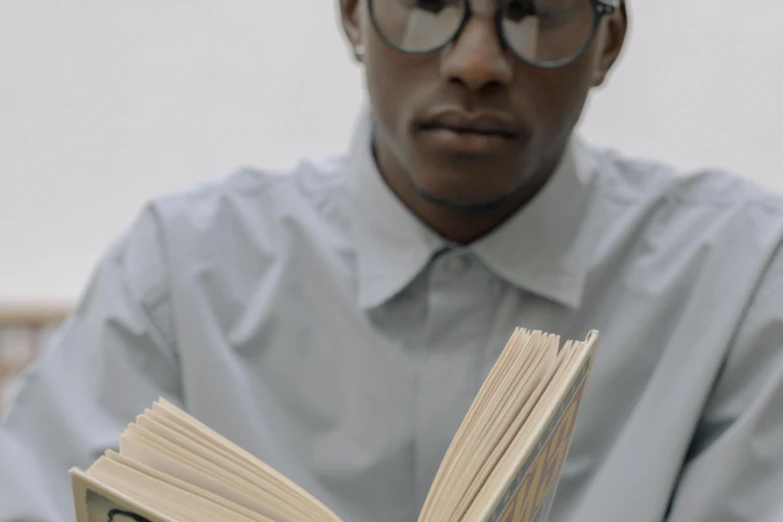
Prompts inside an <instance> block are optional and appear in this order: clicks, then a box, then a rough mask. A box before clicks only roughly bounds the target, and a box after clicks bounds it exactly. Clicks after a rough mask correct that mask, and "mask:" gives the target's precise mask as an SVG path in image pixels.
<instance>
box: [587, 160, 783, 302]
mask: <svg viewBox="0 0 783 522" xmlns="http://www.w3.org/2000/svg"><path fill="white" fill-rule="evenodd" d="M591 153H592V158H593V161H594V165H595V178H594V180H595V181H594V184H595V189H594V197H593V202H592V207H591V210H590V212H592V213H593V215H595V216H597V218H596V219H592V220H590V222H591V223H596V224H597V227H596V228H597V230H598V232H596V237H597V238H598V239H597V240H596V241H597V243H598V247H597V250H596V261H595V262H596V263H598V264H599V265H600V266H603V265H604V264H605V263H610V264H611V265H612V266H613V267H614V268H615V269H616V270H618V272H614V273H617V274H618V277H619V278H620V279H621V280H622V281H623V283H624V285H625V287H626V288H631V289H633V290H635V291H640V292H642V293H644V294H645V295H648V294H649V295H657V294H658V293H660V292H663V291H665V289H666V288H670V285H673V286H671V291H672V292H680V293H684V292H687V291H689V290H687V289H691V290H694V291H695V289H697V288H699V284H700V283H699V281H701V280H702V279H704V278H708V279H710V280H712V281H724V282H725V283H723V285H724V286H725V287H726V288H729V287H730V286H731V288H732V289H733V290H731V293H730V294H726V295H731V296H732V298H733V299H736V300H744V299H745V297H743V296H747V298H748V299H750V300H751V301H753V300H756V299H757V298H758V297H759V296H760V295H762V294H764V293H766V292H768V290H767V288H766V287H767V286H768V285H767V283H763V287H761V286H760V285H762V283H761V282H762V281H769V280H770V277H772V278H773V279H774V277H773V276H774V274H772V273H771V272H770V270H774V269H773V267H774V262H775V259H776V258H777V257H780V255H781V254H780V252H781V245H783V197H782V196H781V195H780V194H777V193H776V192H775V191H774V190H771V189H768V188H765V187H763V186H761V185H759V184H758V183H756V182H754V181H752V180H750V179H748V178H746V177H742V176H740V175H738V174H735V173H732V172H728V171H725V170H720V169H703V170H699V171H693V172H682V171H678V170H677V169H676V168H674V167H672V166H670V165H668V164H666V163H663V162H656V161H652V160H646V159H639V158H633V157H629V156H624V155H622V154H620V153H617V152H615V151H611V150H604V149H598V148H593V149H591ZM726 281H732V283H728V282H726ZM673 282H679V283H678V284H673ZM732 285H733V286H732ZM740 286H741V287H742V291H739V290H738V289H737V288H739V287H740ZM675 289H676V290H675ZM726 291H727V292H728V290H726Z"/></svg>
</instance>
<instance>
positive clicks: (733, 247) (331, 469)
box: [0, 114, 783, 522]
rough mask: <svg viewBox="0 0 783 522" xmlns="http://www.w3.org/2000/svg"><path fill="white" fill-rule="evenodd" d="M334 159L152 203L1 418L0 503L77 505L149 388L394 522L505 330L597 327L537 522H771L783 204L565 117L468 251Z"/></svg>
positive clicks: (779, 461)
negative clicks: (506, 209) (686, 170)
mask: <svg viewBox="0 0 783 522" xmlns="http://www.w3.org/2000/svg"><path fill="white" fill-rule="evenodd" d="M371 129H372V124H371V116H370V115H369V114H363V115H362V117H361V119H360V122H359V124H358V125H357V130H356V133H355V136H354V138H353V139H352V143H351V146H350V150H349V151H347V152H346V153H345V154H344V155H341V156H337V157H333V158H327V159H320V160H318V161H310V160H307V161H305V160H303V161H301V162H300V163H298V164H296V165H295V166H292V167H291V168H290V169H288V170H285V171H280V172H271V171H266V170H262V169H244V170H241V171H238V172H236V173H233V174H231V175H229V176H226V177H224V178H221V179H219V180H216V181H214V182H213V183H210V184H207V185H203V186H199V187H195V188H193V189H191V190H187V191H182V192H180V193H176V194H170V195H165V196H161V197H159V198H156V199H155V200H153V201H151V202H150V203H149V205H147V206H146V207H145V208H144V209H143V210H142V211H141V212H140V214H139V216H138V218H137V219H136V220H135V221H134V222H133V223H132V224H131V225H130V226H129V227H128V229H127V230H126V231H125V233H124V234H122V236H121V237H119V238H118V239H117V241H116V242H115V243H114V244H113V245H111V247H110V248H109V249H108V251H107V252H106V254H105V255H104V256H103V257H102V259H101V260H100V262H99V263H98V264H97V266H96V268H95V271H94V273H93V274H92V276H91V280H90V282H89V285H88V286H87V288H86V289H85V291H84V293H83V295H82V296H81V298H80V301H79V304H78V307H77V308H76V310H75V311H74V312H73V314H72V315H71V316H70V317H69V318H68V319H67V320H66V321H65V323H64V324H63V325H62V327H61V329H60V330H59V332H58V333H57V335H56V336H55V338H54V339H53V341H52V342H51V344H49V346H48V347H47V349H46V350H45V353H43V355H42V356H41V358H40V360H39V361H38V362H37V363H36V364H35V365H34V366H33V367H31V368H30V370H29V372H27V373H26V375H25V376H24V377H23V379H22V381H21V384H20V386H19V388H18V389H17V391H16V392H15V395H14V399H13V400H12V401H11V404H10V405H9V406H8V407H7V408H6V409H5V411H4V416H3V418H2V421H0V522H12V521H14V522H16V521H25V522H64V521H71V520H73V517H74V515H73V505H72V496H71V490H70V483H69V476H68V469H69V468H70V467H71V466H81V467H87V466H89V465H90V464H91V463H92V462H93V461H94V460H95V459H96V458H98V457H99V456H100V455H101V454H102V453H103V452H104V450H106V449H107V448H116V445H117V443H118V437H119V434H120V433H121V431H122V430H123V429H124V428H125V427H126V426H127V424H128V423H129V422H132V421H133V420H134V419H135V416H136V415H137V414H139V413H141V412H142V411H143V410H144V409H145V408H147V407H149V406H150V404H151V403H152V402H153V401H155V400H156V399H157V398H158V397H159V396H164V397H166V398H168V399H170V400H172V401H174V402H175V403H177V404H179V405H181V406H182V407H184V408H185V409H186V410H187V411H189V412H190V413H192V414H193V415H195V416H196V417H198V418H199V419H201V420H202V421H203V422H205V423H206V424H208V425H209V426H211V427H212V428H214V429H216V430H217V431H219V432H221V433H222V434H224V435H225V436H227V437H228V438H230V439H231V440H233V441H234V442H236V443H238V444H239V445H241V446H243V447H244V448H246V449H248V450H249V451H250V452H252V453H254V454H255V455H257V456H258V457H260V458H262V459H263V460H265V461H266V462H268V463H269V464H270V465H272V466H273V467H275V468H277V469H278V470H279V471H281V472H282V473H284V474H285V475H287V476H288V477H289V478H291V479H292V480H294V481H295V482H297V483H298V484H300V485H301V486H302V487H304V488H305V489H306V490H308V491H309V492H311V493H312V494H313V495H315V496H316V497H318V498H319V499H320V500H322V501H323V502H324V503H325V504H326V505H328V506H329V507H330V508H331V509H333V510H334V511H335V513H337V514H338V515H339V516H340V517H342V518H343V519H344V520H345V521H346V522H411V521H414V520H415V519H416V517H417V513H418V511H419V509H420V508H421V506H422V503H423V502H424V499H425V496H426V494H427V491H428V488H429V486H430V484H431V481H432V480H433V478H434V476H435V473H436V470H437V468H438V465H439V464H440V461H441V459H442V457H443V455H444V453H445V451H446V448H447V447H448V445H449V443H450V441H451V438H452V436H453V435H454V433H455V431H456V429H457V427H458V426H459V424H460V422H461V420H462V418H463V416H464V415H465V413H466V411H467V409H468V407H469V406H470V403H471V402H472V400H473V398H474V396H475V394H476V393H477V391H478V389H479V387H480V386H481V383H482V381H483V380H484V378H485V377H486V375H487V373H488V372H489V370H490V368H491V367H492V365H493V363H494V362H495V360H496V358H497V356H498V354H499V352H500V351H501V349H502V348H503V346H504V345H505V343H506V341H507V340H508V338H509V336H510V335H511V333H512V331H513V329H514V328H515V327H517V326H520V327H524V328H530V329H540V330H545V331H549V332H554V333H557V334H559V335H561V336H562V338H563V339H564V340H565V339H583V338H584V337H585V335H586V334H587V333H588V331H589V330H590V329H597V330H599V331H600V332H601V336H600V340H599V344H598V351H597V357H596V361H595V366H594V369H593V372H592V375H591V380H590V383H589V385H588V388H587V390H586V393H585V396H584V399H583V407H582V410H581V413H580V415H579V419H578V422H577V425H576V427H575V435H574V441H573V444H572V446H571V450H570V453H569V455H568V458H567V460H566V462H565V465H564V469H563V478H562V481H561V483H560V486H559V489H558V493H557V496H556V498H555V504H554V508H553V511H552V516H551V521H552V522H598V521H601V522H631V521H632V522H662V521H666V522H781V521H783V254H782V253H781V245H782V244H783V199H781V198H780V197H779V196H777V195H774V194H771V193H769V192H766V191H764V190H762V189H761V188H759V187H756V186H754V185H753V184H751V183H750V182H748V181H746V180H742V179H740V178H737V177H733V176H731V175H728V174H725V173H722V172H718V171H704V172H699V173H693V174H691V175H688V176H680V175H677V173H675V172H674V171H673V170H672V169H671V168H669V167H667V166H666V165H663V164H657V163H654V162H645V161H640V160H634V159H629V158H626V157H623V156H620V155H619V154H617V153H615V152H612V151H608V150H601V149H597V148H593V147H591V146H589V145H587V144H586V143H585V142H583V141H582V140H581V139H580V138H579V137H577V136H574V138H573V139H572V141H571V143H570V145H569V148H568V151H567V153H566V155H565V156H564V158H563V160H562V161H561V163H560V165H559V167H558V169H557V171H556V173H555V174H554V176H553V178H552V179H551V180H550V181H549V182H548V184H547V185H546V186H545V187H544V189H543V190H542V191H541V192H540V193H539V194H538V195H537V196H536V197H535V198H534V199H533V200H532V201H531V202H530V204H528V205H527V206H526V207H524V208H523V209H522V210H521V211H519V212H518V213H517V214H516V215H514V216H513V217H511V218H510V219H509V220H508V221H507V222H505V223H504V224H503V225H502V226H501V227H499V228H498V229H496V230H495V231H493V232H492V233H490V234H489V235H487V236H486V237H484V238H482V239H480V240H478V241H476V242H475V243H473V244H470V245H465V246H460V245H455V244H451V243H449V242H448V241H445V240H444V239H443V238H440V237H438V236H437V235H436V234H434V233H433V232H432V231H431V230H429V229H428V228H427V227H425V226H423V225H422V223H420V222H419V221H418V220H417V219H416V218H415V217H414V216H413V215H412V214H411V213H410V212H409V211H408V210H407V209H406V207H405V206H403V205H402V204H401V203H400V201H399V200H398V199H397V198H396V197H395V196H394V194H393V193H392V192H391V191H390V190H389V188H388V187H387V186H386V184H385V183H384V181H383V178H382V177H381V175H380V174H379V172H378V170H377V168H376V165H375V163H374V161H373V156H372V154H371V149H370V139H371Z"/></svg>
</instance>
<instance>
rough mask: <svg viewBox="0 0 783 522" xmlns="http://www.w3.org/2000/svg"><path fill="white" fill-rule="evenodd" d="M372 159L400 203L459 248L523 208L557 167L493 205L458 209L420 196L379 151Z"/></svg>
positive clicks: (407, 179)
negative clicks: (458, 245) (384, 166)
mask: <svg viewBox="0 0 783 522" xmlns="http://www.w3.org/2000/svg"><path fill="white" fill-rule="evenodd" d="M373 156H374V157H375V160H376V164H377V165H378V169H379V171H380V173H381V177H382V178H383V180H384V181H385V183H386V184H387V185H388V187H389V189H390V190H391V191H392V192H393V193H394V194H395V195H396V196H397V198H398V199H399V200H400V201H401V202H402V204H403V205H405V206H406V207H407V208H408V210H409V211H410V212H411V213H412V214H413V215H415V216H416V217H417V218H418V219H419V220H420V221H421V222H422V223H423V224H424V225H426V226H427V227H429V228H430V229H431V230H433V231H434V232H435V233H436V234H438V235H439V236H441V237H443V238H444V239H446V240H447V241H451V242H453V243H456V244H461V245H466V244H470V243H473V242H475V241H477V240H479V239H481V238H482V237H484V236H485V235H487V234H489V233H491V232H492V231H493V230H495V229H496V228H497V227H499V226H500V225H502V224H503V223H504V222H505V221H506V220H507V219H509V218H510V217H511V216H513V215H514V214H516V213H517V212H518V211H520V210H521V209H522V208H523V207H525V205H527V204H528V203H529V202H530V201H531V200H532V199H533V198H534V197H535V196H536V195H537V194H538V193H539V191H540V190H541V189H542V188H543V187H544V185H545V184H546V183H547V181H548V180H549V179H550V178H551V176H552V173H553V172H554V170H555V168H556V164H557V163H556V161H553V162H550V163H552V164H551V165H546V167H545V168H543V169H541V171H540V173H539V174H538V175H536V176H535V177H534V178H533V179H532V180H530V181H528V182H527V183H525V185H524V186H522V187H520V188H519V189H518V190H517V191H515V192H514V193H513V194H510V195H509V196H507V197H505V198H503V200H502V201H501V202H498V203H497V204H494V205H488V206H481V207H460V206H458V205H449V204H448V203H441V202H436V201H433V200H432V199H430V198H427V197H426V196H425V195H423V194H421V193H420V192H419V191H418V190H417V188H416V187H415V186H414V185H413V183H412V181H411V179H410V178H409V177H408V176H407V175H406V174H405V173H404V171H403V169H402V167H401V166H399V165H397V164H396V162H395V161H393V160H392V159H391V158H387V157H384V156H385V154H383V152H382V151H381V150H375V151H374V154H373ZM381 165H386V168H382V167H381Z"/></svg>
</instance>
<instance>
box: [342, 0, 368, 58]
mask: <svg viewBox="0 0 783 522" xmlns="http://www.w3.org/2000/svg"><path fill="white" fill-rule="evenodd" d="M362 1H363V0H338V2H339V4H340V20H341V21H342V25H343V32H344V33H345V37H346V38H347V39H348V44H349V45H350V46H351V50H352V52H353V55H354V58H356V59H357V60H358V61H361V60H362V56H363V54H364V50H363V49H364V48H363V46H362V34H361V3H362Z"/></svg>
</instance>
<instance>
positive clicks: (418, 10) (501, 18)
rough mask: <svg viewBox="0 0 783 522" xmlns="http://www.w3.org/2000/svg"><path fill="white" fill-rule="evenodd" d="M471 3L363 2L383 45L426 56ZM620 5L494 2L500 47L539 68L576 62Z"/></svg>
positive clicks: (456, 28)
mask: <svg viewBox="0 0 783 522" xmlns="http://www.w3.org/2000/svg"><path fill="white" fill-rule="evenodd" d="M470 1H471V0H369V12H370V19H371V20H372V23H373V26H374V27H375V30H376V32H377V33H378V35H379V36H380V37H381V39H382V40H383V41H385V42H386V44H387V45H389V46H391V47H392V48H394V49H397V50H399V51H403V52H406V53H412V54H424V53H431V52H434V51H437V50H439V49H442V48H443V47H445V46H446V45H448V44H449V43H451V42H453V41H454V40H456V39H457V38H458V37H459V35H460V33H461V32H462V30H463V28H464V27H465V25H466V24H467V22H468V20H469V19H470V16H471V7H470ZM619 7H620V0H498V6H497V8H496V12H495V20H496V24H497V31H498V35H499V38H500V41H501V42H502V44H503V45H504V47H505V48H507V49H509V50H510V51H511V52H512V53H513V54H514V55H515V56H516V57H517V58H519V59H520V60H522V61H523V62H525V63H528V64H530V65H533V66H536V67H542V68H555V67H562V66H564V65H568V64H569V63H572V62H573V61H575V60H577V59H578V58H579V56H580V55H581V54H582V53H584V51H585V49H587V48H588V47H589V46H590V42H591V40H592V39H593V37H594V36H595V33H596V30H597V29H598V26H599V23H600V21H601V17H603V16H605V15H607V14H610V13H613V12H614V11H615V10H617V9H619Z"/></svg>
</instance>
